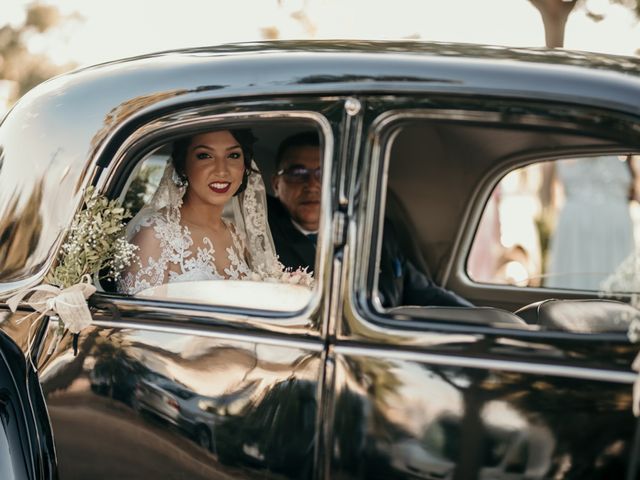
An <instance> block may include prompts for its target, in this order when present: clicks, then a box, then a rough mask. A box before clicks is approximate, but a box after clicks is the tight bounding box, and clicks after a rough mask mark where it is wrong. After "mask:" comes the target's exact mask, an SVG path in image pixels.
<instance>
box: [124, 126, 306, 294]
mask: <svg viewBox="0 0 640 480" xmlns="http://www.w3.org/2000/svg"><path fill="white" fill-rule="evenodd" d="M254 140H255V139H254V137H253V134H252V133H251V131H249V130H247V129H242V130H219V131H210V132H206V133H200V134H197V135H194V136H192V137H188V138H185V139H180V140H178V141H176V142H175V143H174V145H173V152H172V156H171V162H169V163H168V165H167V167H166V168H165V171H164V174H163V176H162V180H161V181H160V184H159V186H158V189H157V191H156V193H155V194H154V196H153V199H152V200H151V203H150V205H148V206H145V207H144V208H143V209H142V210H141V211H140V212H139V213H138V214H137V215H136V216H135V217H134V218H133V219H132V220H131V222H129V225H128V226H127V237H128V239H129V241H130V242H131V243H133V244H134V245H136V246H138V249H139V250H138V257H139V262H134V263H133V264H132V265H131V266H130V267H129V268H128V270H127V271H125V272H124V274H123V276H122V277H121V280H120V281H119V290H120V291H122V292H123V293H127V294H135V293H138V292H140V291H142V290H145V289H147V288H150V287H155V286H158V285H162V284H165V283H170V282H183V281H193V280H220V279H234V280H237V279H251V280H256V279H276V280H281V279H283V280H284V281H290V280H291V277H292V275H293V274H294V273H295V274H298V276H297V280H296V281H295V282H291V283H302V284H307V285H309V284H310V283H311V275H310V274H308V273H306V272H293V273H292V272H287V271H285V269H284V267H283V266H282V264H281V263H280V262H279V261H278V259H277V256H276V254H275V249H274V246H273V240H272V238H271V233H270V231H269V227H268V224H267V218H266V192H265V187H264V183H263V181H262V177H261V175H260V173H259V171H258V170H257V168H256V166H255V163H254V162H253V161H252V158H253V142H254ZM287 277H288V278H287Z"/></svg>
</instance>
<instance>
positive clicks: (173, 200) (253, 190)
mask: <svg viewBox="0 0 640 480" xmlns="http://www.w3.org/2000/svg"><path fill="white" fill-rule="evenodd" d="M185 191H186V187H185V186H184V185H181V184H180V179H179V177H178V175H177V172H176V171H175V169H174V167H173V163H172V161H171V160H169V161H168V162H167V166H166V167H165V169H164V172H163V174H162V178H161V180H160V183H159V184H158V188H157V189H156V191H155V193H154V194H153V196H152V198H151V200H150V201H149V203H148V204H147V205H145V206H144V207H143V208H142V209H140V211H139V212H138V213H137V214H136V215H135V216H134V217H133V218H132V219H131V220H130V221H129V223H128V224H127V228H126V237H127V240H129V241H131V239H132V238H133V237H134V236H135V235H136V234H137V233H138V232H139V231H140V229H141V228H142V227H145V226H149V225H151V223H152V218H153V217H154V216H155V215H157V214H158V213H159V212H161V211H162V212H163V213H164V214H165V215H166V216H167V218H168V220H170V221H172V222H179V221H180V207H181V206H182V197H183V196H184V194H185ZM223 217H224V218H225V219H227V220H230V221H231V222H232V223H233V225H234V226H235V229H236V232H237V233H239V234H240V236H241V237H242V238H244V239H245V242H246V246H247V251H246V252H244V253H245V255H246V256H247V259H246V260H247V263H248V264H249V266H250V268H251V270H252V271H253V272H256V273H258V274H260V276H261V277H270V276H274V275H276V274H277V273H281V272H282V268H283V267H282V265H281V264H280V262H279V261H278V257H277V255H276V250H275V247H274V244H273V237H272V236H271V230H270V229H269V223H268V219H267V193H266V188H265V185H264V181H263V179H262V175H261V174H260V171H259V170H258V167H257V165H256V163H255V161H253V160H252V161H251V174H250V175H249V178H248V180H247V187H246V189H245V190H244V191H243V192H242V193H240V194H239V195H237V196H234V197H232V199H231V201H230V202H229V203H227V205H226V206H225V209H224V212H223Z"/></svg>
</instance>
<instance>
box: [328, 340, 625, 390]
mask: <svg viewBox="0 0 640 480" xmlns="http://www.w3.org/2000/svg"><path fill="white" fill-rule="evenodd" d="M334 348H335V349H334V351H335V354H336V355H340V354H342V355H345V356H348V357H354V356H362V357H378V358H383V359H385V360H391V361H393V360H400V361H408V362H420V363H427V364H431V365H444V366H451V367H462V368H474V369H483V370H491V371H507V372H518V373H529V374H534V375H549V376H553V377H568V378H579V379H582V380H596V381H600V382H610V383H623V384H628V385H631V384H633V383H634V382H635V381H636V378H637V374H636V373H635V372H631V371H629V372H623V371H619V370H606V369H597V368H586V367H573V366H565V365H562V366H559V365H553V364H546V363H533V362H521V361H517V360H515V361H511V360H509V361H507V360H494V359H486V358H476V357H465V356H452V355H436V354H431V353H423V352H412V351H407V350H395V349H394V350H392V351H389V350H385V349H380V348H364V347H352V346H346V345H336V346H335V347H334Z"/></svg>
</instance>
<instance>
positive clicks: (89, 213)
mask: <svg viewBox="0 0 640 480" xmlns="http://www.w3.org/2000/svg"><path fill="white" fill-rule="evenodd" d="M130 216H131V214H130V213H129V211H128V210H127V209H125V208H123V207H121V206H120V205H118V202H117V200H109V199H108V198H106V197H105V196H104V195H99V194H97V193H96V192H95V189H94V187H89V188H88V189H87V191H86V193H85V195H84V208H83V209H82V210H81V211H80V212H79V213H78V214H77V215H76V216H75V217H74V219H73V223H72V224H71V228H70V229H69V231H68V233H67V238H66V240H65V242H64V244H63V245H62V249H61V251H60V255H59V258H58V265H57V266H56V267H55V268H54V270H53V271H52V272H51V273H50V274H49V275H48V276H47V279H46V281H47V282H48V283H50V284H52V285H56V286H58V287H60V288H67V287H70V286H72V285H75V284H77V283H80V282H81V281H82V278H83V277H84V276H85V275H87V274H88V275H90V276H91V277H92V278H95V276H96V275H102V276H101V277H100V278H106V277H109V278H113V279H117V278H118V277H119V276H120V274H121V272H122V271H123V270H124V269H125V268H126V267H127V266H129V265H130V264H131V262H132V261H133V259H134V257H135V251H136V250H137V248H138V247H136V246H135V245H132V244H131V243H129V242H127V240H126V239H125V238H124V226H125V223H124V221H125V220H126V219H127V218H129V217H130Z"/></svg>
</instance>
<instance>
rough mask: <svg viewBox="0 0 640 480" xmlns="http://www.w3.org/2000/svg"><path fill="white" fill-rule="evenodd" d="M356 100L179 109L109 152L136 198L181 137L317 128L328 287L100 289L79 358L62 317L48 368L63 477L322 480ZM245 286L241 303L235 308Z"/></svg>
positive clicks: (323, 272)
mask: <svg viewBox="0 0 640 480" xmlns="http://www.w3.org/2000/svg"><path fill="white" fill-rule="evenodd" d="M343 106H344V99H335V98H334V99H328V100H325V99H316V98H297V99H290V98H280V99H265V100H263V101H251V102H249V101H247V102H235V103H234V104H233V106H232V107H230V106H229V105H228V104H226V103H222V104H220V105H219V104H218V103H200V104H199V105H197V106H195V107H194V106H189V105H186V106H180V105H176V107H175V108H173V109H172V110H171V111H170V112H166V111H163V112H162V113H161V114H160V113H159V114H158V115H157V116H155V117H153V116H152V117H153V118H151V119H150V120H148V121H147V122H145V123H144V124H143V125H138V126H137V127H136V128H132V129H131V130H130V131H129V133H128V135H126V137H125V138H120V140H118V143H117V144H113V145H111V146H110V147H109V150H111V151H116V152H117V153H116V155H115V156H114V157H113V158H112V159H110V160H109V161H108V162H106V161H105V162H104V166H105V169H104V170H103V171H102V172H101V173H100V176H99V177H97V178H95V179H94V183H96V185H97V187H98V189H99V190H100V191H104V192H107V193H109V195H111V196H114V197H115V196H120V197H121V198H124V197H125V191H126V188H127V185H131V178H133V177H132V175H133V174H132V173H131V172H134V171H135V168H136V165H138V164H139V162H140V161H141V160H140V159H141V158H146V159H147V160H148V161H149V162H153V161H155V160H156V157H158V155H160V154H159V153H158V152H162V151H163V148H165V146H164V145H165V144H164V143H162V142H163V140H162V139H163V138H166V137H171V135H173V136H175V135H176V133H177V132H181V133H188V132H190V131H194V129H195V130H197V131H202V130H203V129H206V128H209V127H210V128H223V127H224V126H227V125H233V126H235V127H238V126H242V127H252V126H258V127H256V128H261V129H262V130H261V131H262V132H263V134H264V136H263V140H264V139H265V137H268V135H269V134H270V133H273V132H276V130H273V129H272V127H271V125H272V124H274V123H277V124H278V125H279V126H280V127H282V128H280V130H277V132H280V133H282V132H283V131H285V132H286V129H287V128H289V127H291V128H294V127H295V128H298V129H299V128H301V127H300V126H301V125H307V126H308V127H310V128H315V129H317V130H318V131H319V132H320V134H321V137H322V145H323V168H324V172H323V179H324V182H325V185H324V189H323V192H324V193H323V198H322V214H321V217H322V218H321V221H320V222H321V231H320V236H319V239H318V246H319V247H318V256H317V266H316V269H315V272H316V280H315V287H314V288H313V291H312V293H311V294H310V296H309V299H308V301H305V302H304V304H302V306H300V305H298V306H294V307H287V306H286V305H284V306H281V308H279V309H273V305H274V302H273V301H272V300H271V299H270V298H266V297H268V296H270V295H276V294H278V293H279V291H278V285H274V284H267V283H265V284H262V285H260V284H258V283H256V282H245V283H246V285H241V284H242V283H243V282H235V283H234V282H231V281H228V283H229V285H226V283H225V282H220V281H218V283H217V284H216V283H215V281H212V282H209V283H208V284H205V285H204V286H203V288H205V289H206V288H209V289H210V290H209V293H207V292H206V291H205V293H204V295H203V296H200V297H199V298H197V299H195V297H189V298H187V299H186V300H185V299H179V298H143V297H131V296H126V295H120V294H115V293H109V292H99V293H97V294H95V295H94V296H93V297H92V302H91V307H92V317H93V325H92V327H91V328H90V329H89V330H88V331H87V332H86V333H85V332H83V333H82V335H81V336H80V339H79V345H78V352H77V355H74V354H73V352H72V349H71V348H70V347H71V344H70V343H69V342H70V339H69V338H67V337H65V338H64V339H63V340H62V342H61V343H60V344H59V345H58V346H57V347H52V345H53V344H54V342H55V338H54V337H55V335H54V332H55V330H56V329H57V328H58V324H57V321H56V319H55V318H52V319H51V321H50V322H49V326H48V330H47V332H46V335H45V338H44V339H43V343H42V347H41V349H40V352H41V355H40V357H39V359H38V363H39V371H40V379H41V383H42V388H43V391H44V396H45V399H46V404H47V408H48V411H49V414H50V417H51V424H52V428H53V434H54V437H55V445H56V450H57V455H58V468H59V476H60V478H61V479H71V478H105V479H107V478H190V479H196V478H219V477H220V478H312V477H313V476H314V472H315V471H316V470H317V467H318V461H317V456H318V455H319V439H320V438H321V435H322V428H321V425H322V417H321V413H322V408H321V405H322V401H323V385H324V357H325V348H324V345H325V342H324V338H323V337H324V327H323V326H324V325H325V324H326V322H327V317H328V315H329V314H330V312H329V310H328V308H327V306H328V299H329V291H328V290H327V288H326V286H327V285H328V284H329V283H330V280H331V276H332V263H331V261H330V259H331V256H332V255H333V253H332V252H333V250H332V235H333V231H332V229H333V227H332V215H333V210H334V208H335V207H334V205H335V204H336V201H335V198H334V197H333V194H332V192H333V191H334V189H333V188H332V187H331V185H332V183H333V182H335V181H336V178H337V175H338V172H337V171H336V169H335V166H334V165H335V162H336V160H337V158H338V156H339V152H340V148H339V145H340V144H341V130H342V123H343V116H344V113H343V112H344V107H343ZM227 128H230V127H227ZM283 129H284V130H283ZM266 140H268V138H266ZM276 146H277V145H276ZM271 147H272V148H273V147H274V146H273V145H271ZM165 150H166V148H165ZM265 168H267V167H265ZM271 168H273V167H271ZM263 174H264V175H267V181H268V172H263ZM136 178H138V177H136ZM127 179H129V180H127ZM232 283H234V285H233V287H234V288H235V289H237V290H236V291H235V293H234V292H231V293H234V295H236V298H237V295H238V292H240V293H239V294H240V296H241V299H242V301H240V302H239V303H238V302H237V301H236V302H235V303H234V302H230V301H229V302H230V303H229V302H226V303H225V301H226V300H227V299H228V298H230V296H231V293H229V292H230V291H227V290H224V289H225V288H227V287H230V286H231V284H232ZM252 283H253V284H254V285H253V287H252V286H251V285H250V284H252ZM285 287H286V286H284V285H283V286H282V288H285ZM224 292H227V293H224ZM283 292H284V294H283V295H280V297H282V298H285V297H286V293H287V292H286V290H284V291H283ZM225 295H228V296H229V297H228V298H225ZM260 298H263V300H265V301H266V303H264V302H263V304H260V301H259V300H260ZM215 299H217V300H215ZM261 305H262V306H261ZM264 305H267V306H264ZM269 305H271V307H270V306H269ZM50 347H51V349H52V350H53V352H52V353H51V350H50Z"/></svg>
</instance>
